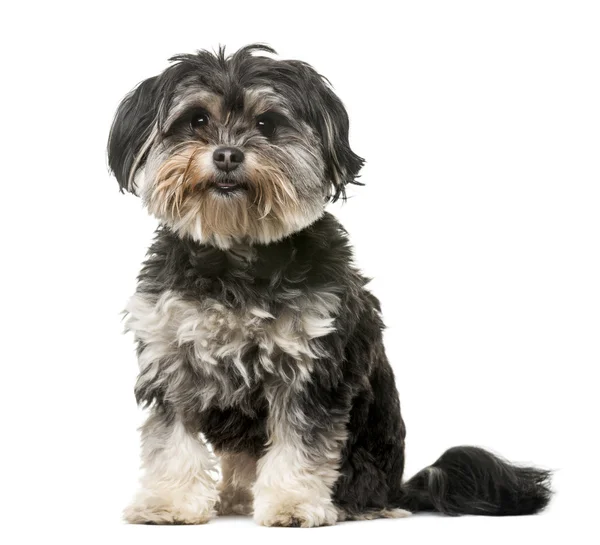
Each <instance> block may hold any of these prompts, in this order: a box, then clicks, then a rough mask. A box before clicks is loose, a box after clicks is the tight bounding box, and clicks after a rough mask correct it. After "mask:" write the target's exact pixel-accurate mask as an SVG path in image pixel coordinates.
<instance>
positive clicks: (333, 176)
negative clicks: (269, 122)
mask: <svg viewBox="0 0 600 545" xmlns="http://www.w3.org/2000/svg"><path fill="white" fill-rule="evenodd" d="M298 64H300V65H302V72H304V77H305V78H306V79H305V81H306V83H307V85H308V86H309V87H310V88H309V90H308V93H307V95H308V100H309V101H310V104H309V111H310V113H311V115H312V117H313V119H312V125H313V127H315V128H316V129H317V131H318V132H319V136H320V137H321V142H322V143H323V154H324V159H325V175H326V176H327V180H328V181H329V182H330V184H331V187H332V192H331V199H332V201H333V202H335V201H337V200H338V199H339V198H342V199H345V198H346V185H347V184H356V185H362V184H361V183H360V182H358V181H357V177H358V173H359V172H360V169H361V168H362V166H363V165H364V163H365V161H364V159H363V158H362V157H359V156H358V155H357V154H356V153H354V152H353V151H352V148H350V142H349V139H348V132H349V129H350V122H349V120H348V113H347V112H346V108H344V105H343V104H342V101H341V100H340V99H339V98H338V97H337V95H336V94H335V93H334V92H333V90H332V89H331V86H330V85H329V82H328V81H327V80H326V79H325V78H324V77H323V76H321V75H320V74H318V73H317V72H316V71H315V70H314V69H313V68H312V67H310V66H309V65H307V64H305V63H300V62H299V63H298Z"/></svg>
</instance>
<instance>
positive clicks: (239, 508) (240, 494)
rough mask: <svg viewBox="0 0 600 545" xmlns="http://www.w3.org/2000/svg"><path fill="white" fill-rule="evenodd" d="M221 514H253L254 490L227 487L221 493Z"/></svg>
mask: <svg viewBox="0 0 600 545" xmlns="http://www.w3.org/2000/svg"><path fill="white" fill-rule="evenodd" d="M217 511H218V513H219V515H251V514H252V492H250V491H249V490H245V489H240V488H231V487H228V488H225V489H223V490H221V493H220V494H219V503H218V505H217Z"/></svg>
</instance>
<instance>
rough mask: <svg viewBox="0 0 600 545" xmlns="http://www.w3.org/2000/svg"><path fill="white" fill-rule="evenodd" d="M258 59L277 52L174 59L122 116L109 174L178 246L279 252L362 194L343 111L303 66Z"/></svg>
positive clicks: (250, 50) (358, 162) (128, 101)
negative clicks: (274, 245)
mask: <svg viewBox="0 0 600 545" xmlns="http://www.w3.org/2000/svg"><path fill="white" fill-rule="evenodd" d="M260 51H266V52H269V53H274V51H273V50H271V49H270V48H267V47H265V46H248V47H246V48H243V49H241V50H239V51H238V52H237V53H235V54H234V55H232V56H230V57H225V54H224V51H223V50H221V51H219V53H218V54H216V55H213V54H211V53H209V52H206V51H201V52H199V53H197V54H195V55H182V56H178V57H175V58H173V59H172V60H173V61H175V64H173V65H172V66H170V67H169V68H167V70H165V71H164V72H163V73H162V74H161V75H159V76H156V77H154V78H150V79H148V80H146V81H144V82H142V83H141V84H140V85H139V86H138V87H137V88H136V89H135V90H134V91H133V92H132V93H131V94H129V95H128V96H127V97H126V98H125V99H124V100H123V102H122V103H121V105H120V106H119V109H118V111H117V114H116V116H115V120H114V122H113V126H112V129H111V134H110V138H109V145H108V151H109V164H110V167H111V169H112V170H113V172H114V173H115V175H116V177H117V180H118V181H119V184H120V185H121V188H122V189H126V190H128V191H131V192H133V193H136V194H137V195H139V196H140V197H141V198H142V199H143V201H144V203H145V205H146V206H147V208H148V209H149V211H150V212H151V213H152V214H154V215H155V216H156V217H157V218H158V219H159V220H160V221H161V222H162V223H164V224H166V225H168V226H169V227H170V228H171V229H172V230H173V231H175V232H176V233H178V234H179V235H180V236H188V237H192V238H194V239H195V240H197V241H200V242H205V243H209V244H213V245H215V246H218V247H221V248H227V247H229V246H230V245H231V244H232V243H233V242H247V243H269V242H272V241H276V240H279V239H281V238H283V237H285V236H287V235H289V234H291V233H293V232H295V231H297V230H300V229H303V228H304V227H306V226H308V225H310V224H311V223H313V222H314V221H315V220H316V219H318V218H319V217H320V216H321V215H322V213H323V211H324V207H325V204H326V202H327V201H328V200H329V199H333V200H336V199H338V198H339V197H342V198H343V197H344V196H345V185H346V184H348V183H356V176H357V175H358V172H359V170H360V168H361V166H362V164H363V160H362V159H361V158H360V157H358V156H357V155H356V154H354V153H353V152H352V150H351V149H350V146H349V143H348V116H347V114H346V111H345V109H344V107H343V105H342V103H341V102H340V100H339V99H338V98H337V97H336V95H335V94H334V93H333V91H332V90H331V89H330V87H329V86H328V85H327V83H326V82H325V81H324V80H323V78H322V77H321V76H320V75H319V74H317V72H315V71H314V70H313V69H312V68H311V67H310V66H308V65H307V64H305V63H302V62H299V61H281V60H276V59H273V58H271V57H266V56H260V55H256V53H259V52H260Z"/></svg>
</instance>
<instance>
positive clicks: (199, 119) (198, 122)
mask: <svg viewBox="0 0 600 545" xmlns="http://www.w3.org/2000/svg"><path fill="white" fill-rule="evenodd" d="M207 124H208V114H207V113H206V112H196V113H195V114H194V115H193V116H192V119H191V120H190V127H192V129H199V128H200V127H205V126H206V125H207Z"/></svg>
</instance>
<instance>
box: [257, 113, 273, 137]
mask: <svg viewBox="0 0 600 545" xmlns="http://www.w3.org/2000/svg"><path fill="white" fill-rule="evenodd" d="M277 121H278V120H277V118H276V116H274V115H271V114H263V115H261V116H260V117H259V118H258V119H257V120H256V128H257V129H258V130H259V131H260V134H262V135H263V136H265V137H266V138H271V137H272V136H273V135H274V134H275V130H276V129H277V125H278V123H277Z"/></svg>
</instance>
